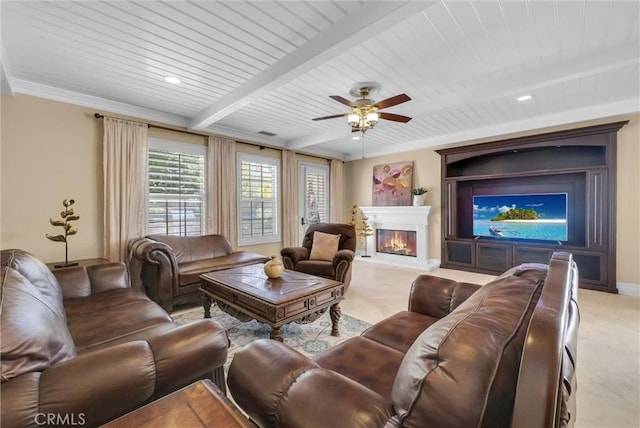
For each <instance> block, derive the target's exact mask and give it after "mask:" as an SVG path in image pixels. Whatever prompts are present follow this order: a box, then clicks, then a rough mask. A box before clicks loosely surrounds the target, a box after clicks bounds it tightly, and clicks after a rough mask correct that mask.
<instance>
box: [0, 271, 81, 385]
mask: <svg viewBox="0 0 640 428" xmlns="http://www.w3.org/2000/svg"><path fill="white" fill-rule="evenodd" d="M45 282H47V280H45V281H44V282H41V283H39V285H40V287H38V286H36V285H34V284H33V283H31V281H29V280H28V279H27V278H26V277H24V276H22V275H21V274H20V273H19V272H17V271H16V270H14V269H12V268H11V267H9V266H4V265H3V269H2V291H1V293H2V300H1V302H0V305H1V306H0V326H1V328H2V334H1V336H2V340H1V343H0V354H1V355H2V366H1V367H2V375H1V377H2V382H5V381H8V380H9V379H12V378H14V377H16V376H20V375H21V374H25V373H29V372H35V371H43V370H45V369H46V368H48V367H50V366H52V365H54V364H57V363H59V362H61V361H65V360H68V359H71V358H73V357H75V355H76V350H75V345H74V343H73V339H72V338H71V335H70V334H69V330H68V329H67V324H66V319H65V317H64V312H63V313H62V315H60V314H59V313H58V311H57V310H56V309H57V307H58V306H57V304H56V302H52V300H55V299H56V297H55V294H56V293H48V295H46V294H47V293H45V292H43V291H42V290H41V289H42V288H43V286H44V284H45ZM44 288H45V289H46V287H44Z"/></svg>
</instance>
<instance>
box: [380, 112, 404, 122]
mask: <svg viewBox="0 0 640 428" xmlns="http://www.w3.org/2000/svg"><path fill="white" fill-rule="evenodd" d="M378 114H379V115H380V118H381V119H386V120H392V121H394V122H402V123H407V122H409V121H410V120H411V118H410V117H408V116H402V115H400V114H393V113H378Z"/></svg>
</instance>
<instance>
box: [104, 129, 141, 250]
mask: <svg viewBox="0 0 640 428" xmlns="http://www.w3.org/2000/svg"><path fill="white" fill-rule="evenodd" d="M147 130H148V126H147V125H146V124H144V123H137V122H129V121H126V120H121V119H115V118H110V117H105V118H104V137H103V158H102V163H103V172H104V242H103V256H104V257H105V258H107V259H108V260H111V261H125V258H126V251H127V242H128V241H129V240H130V239H132V238H137V237H140V236H142V233H143V222H144V205H145V204H144V198H145V191H144V185H145V174H146V165H147Z"/></svg>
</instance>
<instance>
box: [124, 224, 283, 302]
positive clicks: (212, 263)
mask: <svg viewBox="0 0 640 428" xmlns="http://www.w3.org/2000/svg"><path fill="white" fill-rule="evenodd" d="M128 251H129V269H130V271H131V282H132V286H133V287H134V288H141V289H143V290H145V292H146V293H147V295H148V296H149V297H150V298H151V299H152V300H153V301H155V302H157V303H158V304H159V305H160V306H162V307H163V308H164V309H165V310H166V311H167V312H169V313H171V311H172V310H173V306H174V305H176V304H180V303H190V302H199V301H200V299H201V298H202V293H201V292H200V275H201V274H203V273H207V272H213V271H217V270H222V269H229V268H233V267H238V266H246V265H251V264H255V263H264V262H267V261H268V260H270V258H269V257H266V256H263V255H262V254H258V253H252V252H249V251H233V248H232V247H231V243H230V242H229V240H228V239H227V238H226V237H224V236H222V235H204V236H167V235H149V236H147V237H146V238H137V239H133V240H131V241H130V242H129V245H128Z"/></svg>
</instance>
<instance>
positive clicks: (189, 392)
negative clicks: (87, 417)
mask: <svg viewBox="0 0 640 428" xmlns="http://www.w3.org/2000/svg"><path fill="white" fill-rule="evenodd" d="M103 427H106V428H131V427H136V428H140V427H149V428H151V427H154V428H156V427H163V428H172V427H175V428H183V427H216V428H257V427H256V425H254V424H253V423H252V422H251V421H250V420H249V419H247V418H246V417H245V416H244V415H242V413H240V411H239V410H238V408H237V407H236V406H235V405H234V404H233V403H232V402H231V401H229V399H228V398H227V397H226V396H225V395H224V394H223V393H222V391H220V389H219V388H218V387H217V386H216V385H215V384H214V383H213V382H211V381H210V380H208V379H206V380H201V381H198V382H196V383H192V384H191V385H189V386H186V387H184V388H182V389H180V390H178V391H176V392H174V393H172V394H169V395H167V396H165V397H162V398H160V399H158V400H156V401H154V402H152V403H149V404H147V405H146V406H143V407H141V408H139V409H137V410H134V411H132V412H131V413H127V414H126V415H124V416H121V417H119V418H118V419H114V420H113V421H111V422H109V423H107V424H106V425H103Z"/></svg>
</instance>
